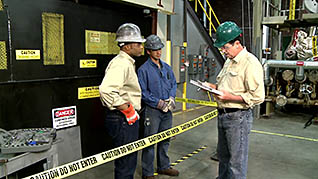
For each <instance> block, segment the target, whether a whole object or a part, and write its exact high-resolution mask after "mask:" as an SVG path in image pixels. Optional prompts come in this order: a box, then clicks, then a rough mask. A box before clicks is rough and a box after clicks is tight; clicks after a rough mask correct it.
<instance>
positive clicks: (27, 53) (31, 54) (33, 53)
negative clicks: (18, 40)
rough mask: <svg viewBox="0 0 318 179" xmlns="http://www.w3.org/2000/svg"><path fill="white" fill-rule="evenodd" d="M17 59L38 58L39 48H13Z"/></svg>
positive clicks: (39, 56)
mask: <svg viewBox="0 0 318 179" xmlns="http://www.w3.org/2000/svg"><path fill="white" fill-rule="evenodd" d="M15 57H16V59H17V60H40V58H41V55H40V50H15Z"/></svg>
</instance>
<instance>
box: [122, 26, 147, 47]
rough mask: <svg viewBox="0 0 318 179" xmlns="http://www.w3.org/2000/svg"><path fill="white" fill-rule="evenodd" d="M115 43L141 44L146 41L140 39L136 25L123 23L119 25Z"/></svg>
mask: <svg viewBox="0 0 318 179" xmlns="http://www.w3.org/2000/svg"><path fill="white" fill-rule="evenodd" d="M116 41H117V42H118V43H123V42H140V43H143V42H145V41H146V39H144V38H142V37H141V33H140V29H139V27H138V26H137V25H135V24H132V23H125V24H123V25H121V26H120V27H119V28H118V30H117V32H116Z"/></svg>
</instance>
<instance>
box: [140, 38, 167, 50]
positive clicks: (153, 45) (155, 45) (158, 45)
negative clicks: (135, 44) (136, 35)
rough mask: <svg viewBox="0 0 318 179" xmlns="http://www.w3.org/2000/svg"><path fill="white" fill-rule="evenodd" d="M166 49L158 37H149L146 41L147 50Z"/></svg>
mask: <svg viewBox="0 0 318 179" xmlns="http://www.w3.org/2000/svg"><path fill="white" fill-rule="evenodd" d="M163 47H164V44H163V43H162V42H161V40H160V38H159V37H158V36H157V35H149V36H148V37H147V39H146V43H145V49H148V50H159V49H162V48H163Z"/></svg>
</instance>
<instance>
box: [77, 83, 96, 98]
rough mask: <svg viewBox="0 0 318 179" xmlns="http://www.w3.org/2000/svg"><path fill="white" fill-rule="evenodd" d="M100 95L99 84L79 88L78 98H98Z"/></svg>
mask: <svg viewBox="0 0 318 179" xmlns="http://www.w3.org/2000/svg"><path fill="white" fill-rule="evenodd" d="M99 96H100V95H99V87H98V86H90V87H81V88H78V99H87V98H98V97H99Z"/></svg>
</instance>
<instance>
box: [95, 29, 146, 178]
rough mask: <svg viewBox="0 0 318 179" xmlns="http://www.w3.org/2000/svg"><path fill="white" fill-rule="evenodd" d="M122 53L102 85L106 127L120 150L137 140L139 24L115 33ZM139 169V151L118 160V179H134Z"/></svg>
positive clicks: (115, 145)
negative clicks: (136, 59) (136, 70)
mask: <svg viewBox="0 0 318 179" xmlns="http://www.w3.org/2000/svg"><path fill="white" fill-rule="evenodd" d="M116 41H117V42H118V46H119V47H120V52H119V54H118V55H117V56H116V57H114V58H113V59H112V60H111V61H110V62H109V64H108V66H107V68H106V71H105V77H104V79H103V81H102V84H101V85H100V86H99V92H100V97H101V101H102V104H103V105H104V106H105V107H106V119H105V128H106V131H107V133H108V134H109V136H111V138H112V141H113V147H119V146H122V145H125V144H127V143H130V142H133V141H136V140H138V131H139V122H138V119H139V115H138V113H137V112H136V111H139V110H140V108H141V89H140V86H139V83H138V78H137V74H136V72H135V68H136V67H135V60H134V59H133V57H135V56H137V57H138V56H141V54H142V52H143V45H142V43H143V42H145V41H146V40H145V39H144V38H142V37H141V33H140V29H139V27H138V26H137V25H135V24H131V23H126V24H123V25H121V26H120V27H119V28H118V30H117V32H116ZM136 166H137V152H134V153H132V154H129V155H126V156H123V157H121V158H118V159H116V160H115V179H133V178H134V173H135V170H136Z"/></svg>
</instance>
